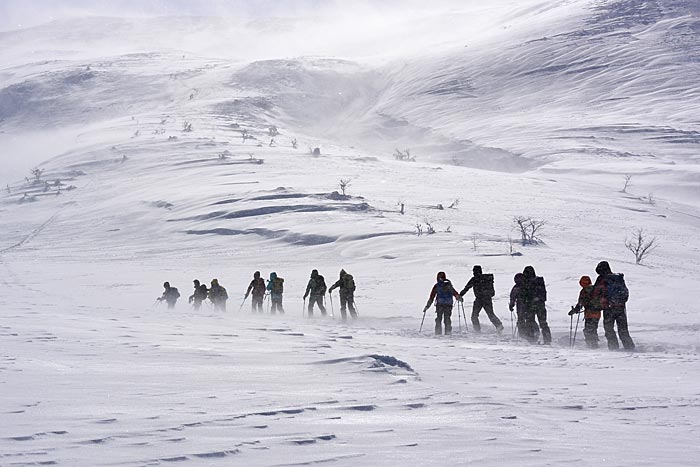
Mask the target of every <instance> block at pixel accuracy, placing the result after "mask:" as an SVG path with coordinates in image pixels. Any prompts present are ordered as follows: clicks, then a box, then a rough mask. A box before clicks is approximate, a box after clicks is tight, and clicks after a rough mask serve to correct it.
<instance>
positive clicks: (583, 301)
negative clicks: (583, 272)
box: [569, 276, 601, 349]
mask: <svg viewBox="0 0 700 467" xmlns="http://www.w3.org/2000/svg"><path fill="white" fill-rule="evenodd" d="M578 283H579V285H580V286H581V292H579V294H578V303H576V306H574V307H572V308H571V311H570V312H569V316H572V315H574V314H576V313H581V311H583V323H584V324H583V336H584V337H585V339H586V344H587V345H588V348H589V349H597V348H598V322H599V321H600V310H601V307H600V303H599V302H598V300H596V299H595V297H594V295H593V282H592V281H591V278H590V277H588V276H583V277H581V279H580V280H579V281H578Z"/></svg>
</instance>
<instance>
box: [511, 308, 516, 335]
mask: <svg viewBox="0 0 700 467" xmlns="http://www.w3.org/2000/svg"><path fill="white" fill-rule="evenodd" d="M513 321H514V320H513V310H510V334H511V337H512V338H513V339H515V324H514V322H513Z"/></svg>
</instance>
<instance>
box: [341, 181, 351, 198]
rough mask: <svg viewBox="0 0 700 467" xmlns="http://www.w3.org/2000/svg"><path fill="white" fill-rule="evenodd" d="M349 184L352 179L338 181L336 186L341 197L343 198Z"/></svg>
mask: <svg viewBox="0 0 700 467" xmlns="http://www.w3.org/2000/svg"><path fill="white" fill-rule="evenodd" d="M350 182H352V179H350V178H341V179H340V180H339V181H338V186H339V187H340V192H341V193H342V194H343V196H345V190H347V189H348V187H349V186H350Z"/></svg>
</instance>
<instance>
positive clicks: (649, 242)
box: [625, 229, 659, 264]
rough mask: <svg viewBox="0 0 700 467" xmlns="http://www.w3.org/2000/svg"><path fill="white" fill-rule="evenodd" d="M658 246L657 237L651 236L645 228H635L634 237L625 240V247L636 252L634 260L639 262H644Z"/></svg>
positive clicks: (633, 252)
mask: <svg viewBox="0 0 700 467" xmlns="http://www.w3.org/2000/svg"><path fill="white" fill-rule="evenodd" d="M658 246H659V244H658V242H657V241H656V237H649V236H648V235H647V234H646V232H645V231H644V229H637V230H635V231H634V233H633V235H632V238H628V239H626V240H625V247H627V249H628V250H629V251H631V252H632V254H634V260H635V262H636V263H637V264H642V261H644V259H645V258H646V257H647V256H648V255H649V254H650V253H652V252H653V251H654V250H656V249H657V248H658Z"/></svg>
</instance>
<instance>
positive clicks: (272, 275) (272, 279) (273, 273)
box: [270, 272, 277, 281]
mask: <svg viewBox="0 0 700 467" xmlns="http://www.w3.org/2000/svg"><path fill="white" fill-rule="evenodd" d="M275 279H277V273H276V272H271V273H270V280H271V281H274V280H275Z"/></svg>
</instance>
